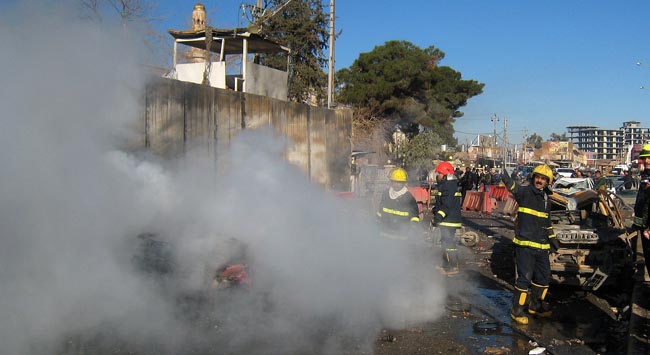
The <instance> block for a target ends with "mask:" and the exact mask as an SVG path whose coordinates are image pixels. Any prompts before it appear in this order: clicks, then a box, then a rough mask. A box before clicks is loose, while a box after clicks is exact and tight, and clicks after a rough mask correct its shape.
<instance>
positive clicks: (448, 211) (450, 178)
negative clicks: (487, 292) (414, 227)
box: [431, 161, 462, 275]
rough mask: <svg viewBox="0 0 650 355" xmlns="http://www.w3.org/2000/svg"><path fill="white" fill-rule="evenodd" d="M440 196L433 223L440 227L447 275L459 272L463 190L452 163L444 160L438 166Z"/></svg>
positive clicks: (444, 269) (437, 178)
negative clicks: (457, 239)
mask: <svg viewBox="0 0 650 355" xmlns="http://www.w3.org/2000/svg"><path fill="white" fill-rule="evenodd" d="M436 180H437V182H438V196H437V198H436V205H435V206H434V207H433V211H432V212H433V220H432V221H431V222H432V225H433V226H436V227H438V228H439V229H440V239H441V244H442V251H443V253H442V258H443V271H444V273H445V274H447V275H452V274H457V273H458V264H459V257H458V243H457V242H456V237H455V235H456V230H457V229H459V228H460V227H461V226H462V224H461V218H462V217H461V213H460V207H461V196H462V194H461V192H460V187H459V186H458V179H457V178H456V175H454V167H453V166H452V165H451V163H449V162H446V161H443V162H441V163H440V164H438V166H436Z"/></svg>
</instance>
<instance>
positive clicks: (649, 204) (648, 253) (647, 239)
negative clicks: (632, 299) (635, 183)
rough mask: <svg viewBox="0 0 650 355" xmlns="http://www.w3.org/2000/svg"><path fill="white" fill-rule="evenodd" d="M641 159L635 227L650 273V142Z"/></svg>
mask: <svg viewBox="0 0 650 355" xmlns="http://www.w3.org/2000/svg"><path fill="white" fill-rule="evenodd" d="M639 159H640V160H641V161H642V162H643V171H641V174H640V180H641V182H640V185H639V192H638V193H637V195H636V201H635V202H634V228H635V229H636V230H637V231H638V233H637V235H638V236H639V237H640V238H641V247H642V248H643V256H644V259H645V267H646V270H647V271H648V273H650V219H649V218H650V213H649V210H650V144H645V145H643V147H642V148H641V153H639ZM635 245H636V243H635Z"/></svg>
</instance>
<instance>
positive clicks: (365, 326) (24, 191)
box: [0, 5, 444, 354]
mask: <svg viewBox="0 0 650 355" xmlns="http://www.w3.org/2000/svg"><path fill="white" fill-rule="evenodd" d="M73 13H74V8H71V7H65V6H63V5H56V6H47V7H45V8H43V7H40V8H39V7H33V6H30V5H25V6H22V7H20V8H16V9H13V10H12V11H5V12H3V13H2V14H0V27H1V28H2V31H0V39H1V40H2V43H3V44H4V50H3V52H2V55H0V66H2V67H3V68H5V70H4V74H3V85H0V110H1V111H0V112H1V116H0V117H1V121H2V129H1V130H0V151H1V152H2V153H0V166H1V167H2V168H1V169H0V196H2V199H1V202H0V283H2V287H1V288H0V319H2V322H0V344H2V346H1V348H2V349H0V352H1V353H3V354H28V353H29V354H40V353H42V354H51V353H65V352H66V351H69V352H74V351H76V352H77V353H79V351H80V350H79V349H80V348H84V349H86V351H87V352H89V353H101V352H102V350H101V349H110V350H111V351H112V353H116V352H117V353H133V352H135V353H152V354H154V353H155V354H161V353H169V354H179V353H192V352H200V353H210V352H213V353H241V354H263V353H276V354H277V353H340V352H343V351H344V350H346V349H348V350H349V349H355V348H368V347H370V346H371V344H372V342H373V341H374V337H375V336H376V333H377V331H378V330H379V329H381V328H382V327H403V326H408V325H409V324H414V323H415V322H420V321H426V320H430V319H433V318H434V317H435V316H437V315H438V314H439V313H440V312H441V306H440V305H441V303H442V300H443V298H444V294H443V293H444V290H442V287H441V286H440V284H441V283H440V282H439V280H437V279H436V277H435V276H434V275H433V274H432V270H430V269H429V266H428V265H429V264H427V263H423V262H422V261H423V260H426V259H427V258H432V257H433V256H432V255H430V254H431V252H430V250H429V249H428V248H427V247H426V246H424V245H416V246H414V245H408V244H403V243H396V242H394V241H388V240H384V239H381V238H380V237H379V233H378V230H377V227H376V225H375V223H374V221H373V219H372V214H371V213H370V212H369V211H368V210H367V208H366V206H365V205H364V204H363V203H362V202H360V201H357V202H350V201H342V200H339V199H337V198H335V197H334V196H333V195H332V194H331V193H330V192H327V191H324V190H322V188H321V187H319V186H314V185H313V184H311V183H310V182H309V181H308V179H307V178H306V177H305V175H304V174H303V173H302V172H301V171H299V169H298V168H296V167H294V166H292V165H289V164H287V163H286V162H285V161H284V160H283V159H282V150H283V147H284V145H285V144H291V142H286V141H281V140H278V139H276V138H274V137H273V134H271V132H270V131H267V130H260V131H246V132H243V133H241V134H240V135H239V136H238V138H237V140H236V141H235V142H234V143H233V145H232V147H231V151H230V153H229V156H230V159H229V161H230V163H229V164H227V168H225V169H222V170H220V171H218V172H216V173H215V169H214V166H213V164H212V162H210V161H200V159H186V160H177V161H165V160H162V159H160V158H155V157H152V156H150V155H148V154H147V153H144V152H134V151H131V150H125V149H124V148H123V147H125V146H127V143H128V142H132V141H133V139H137V137H138V136H139V135H141V134H142V132H138V131H137V130H134V129H133V128H134V127H139V125H138V120H139V119H141V117H142V115H141V113H142V106H141V105H142V103H141V101H140V98H141V95H142V93H143V92H144V83H145V81H146V77H145V75H143V74H142V73H143V68H142V67H140V66H138V64H137V63H138V62H139V58H140V56H139V49H138V48H139V45H138V42H137V41H136V40H135V39H136V36H135V35H134V34H133V33H128V32H127V30H126V29H125V28H124V27H120V26H118V27H115V28H113V29H111V27H110V26H109V25H106V24H104V25H101V24H97V23H92V22H86V21H81V20H78V17H76V16H74V15H73ZM25 18H29V19H30V22H31V23H32V25H29V26H25V25H24V21H22V20H21V21H19V20H18V19H25ZM138 236H140V238H139V237H138ZM147 236H148V237H147ZM148 242H150V244H147V245H153V246H155V247H156V248H159V249H156V250H157V251H158V252H159V254H155V255H154V256H161V255H163V256H164V255H167V256H168V259H165V260H162V262H163V264H164V265H163V266H161V267H164V268H167V267H168V268H169V269H164V270H162V271H161V269H160V268H157V269H156V268H153V270H144V271H143V267H142V265H140V266H138V263H137V262H135V261H134V260H138V257H139V256H141V253H142V252H143V249H142V247H143V243H145V244H146V243H148ZM235 261H236V262H245V263H247V265H248V268H249V273H250V279H251V284H250V286H249V287H247V288H244V289H241V290H218V289H214V288H211V282H212V279H213V277H214V275H215V272H216V270H217V269H218V268H219V267H222V266H223V265H224V264H227V263H229V262H235ZM147 265H148V266H151V265H149V264H147ZM147 265H145V266H147ZM158 266H160V265H158Z"/></svg>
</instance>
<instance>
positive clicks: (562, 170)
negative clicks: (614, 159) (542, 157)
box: [555, 168, 576, 178]
mask: <svg viewBox="0 0 650 355" xmlns="http://www.w3.org/2000/svg"><path fill="white" fill-rule="evenodd" d="M555 171H557V173H558V174H560V175H561V176H562V177H565V178H570V177H572V176H573V175H574V174H575V173H576V171H575V170H573V169H571V168H557V169H555Z"/></svg>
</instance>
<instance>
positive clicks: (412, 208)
mask: <svg viewBox="0 0 650 355" xmlns="http://www.w3.org/2000/svg"><path fill="white" fill-rule="evenodd" d="M388 179H389V180H390V186H389V188H388V190H387V191H386V192H384V194H383V195H382V197H381V202H380V205H379V209H378V210H377V217H379V220H380V222H381V224H382V227H383V228H384V230H385V231H386V232H388V233H389V234H391V236H392V237H399V238H400V239H407V236H406V235H404V233H405V232H407V231H408V230H414V228H409V227H415V226H418V225H419V223H420V211H419V208H418V203H417V201H415V198H414V197H413V195H412V194H411V192H409V190H408V188H407V187H406V182H407V181H408V175H407V173H406V170H404V169H402V168H394V169H393V170H391V171H390V173H389V175H388Z"/></svg>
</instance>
